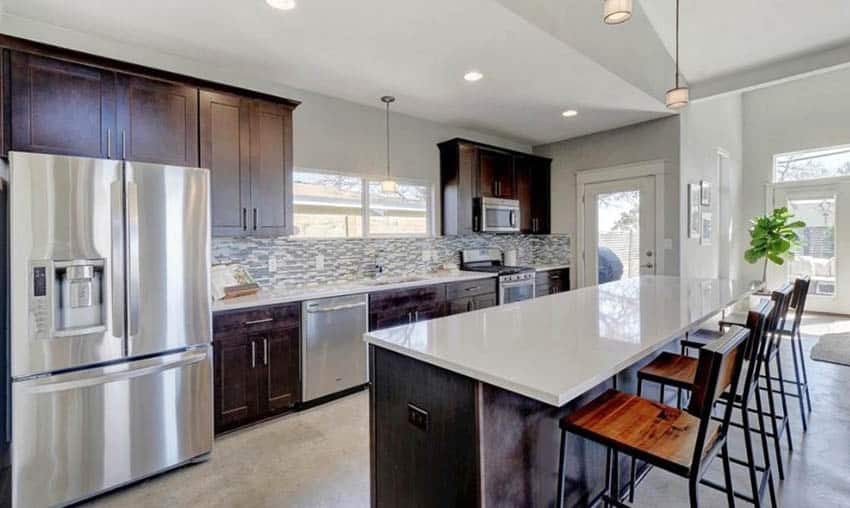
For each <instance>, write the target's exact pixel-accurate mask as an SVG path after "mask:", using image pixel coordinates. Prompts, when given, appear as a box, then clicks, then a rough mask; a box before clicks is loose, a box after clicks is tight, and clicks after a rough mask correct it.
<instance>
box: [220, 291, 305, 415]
mask: <svg viewBox="0 0 850 508" xmlns="http://www.w3.org/2000/svg"><path fill="white" fill-rule="evenodd" d="M299 312H300V304H290V305H282V306H276V307H271V308H269V309H263V310H249V311H234V312H225V313H219V314H216V315H215V316H214V317H213V332H214V337H213V357H214V361H215V368H214V378H215V390H214V391H215V410H214V411H215V418H214V419H215V431H216V432H224V431H227V430H232V429H235V428H237V427H241V426H243V425H246V424H249V423H251V422H254V421H257V420H261V419H263V418H266V417H269V416H273V415H276V414H280V413H284V412H287V411H289V410H291V409H293V408H294V407H295V406H296V405H297V404H298V403H299V402H300V401H301V371H300V366H301V352H300V347H301V330H300V313H299ZM258 316H260V317H259V318H258ZM263 316H265V317H263ZM237 325H238V326H239V328H235V326H237Z"/></svg>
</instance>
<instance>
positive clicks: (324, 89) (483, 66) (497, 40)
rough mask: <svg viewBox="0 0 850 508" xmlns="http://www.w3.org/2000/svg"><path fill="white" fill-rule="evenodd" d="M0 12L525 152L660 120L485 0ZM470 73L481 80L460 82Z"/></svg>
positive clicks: (645, 98)
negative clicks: (494, 138) (511, 143)
mask: <svg viewBox="0 0 850 508" xmlns="http://www.w3.org/2000/svg"><path fill="white" fill-rule="evenodd" d="M4 11H5V12H6V13H7V15H8V14H12V15H17V16H22V17H26V18H30V19H37V20H40V21H44V22H47V23H50V24H53V25H59V26H62V27H65V28H71V29H74V30H77V31H82V32H86V33H90V34H98V35H99V36H102V37H107V38H111V39H116V40H119V41H121V42H123V43H129V44H135V45H143V46H146V47H149V48H153V49H156V50H158V51H162V52H166V53H171V54H177V55H180V56H184V57H190V58H193V59H198V60H203V61H206V62H215V63H216V64H218V65H228V66H234V67H240V68H244V69H246V71H250V72H259V73H262V75H263V76H265V77H266V78H267V79H269V80H272V81H274V82H279V83H284V84H287V85H291V86H294V87H298V88H303V89H307V90H311V91H315V92H319V93H323V94H327V95H331V96H335V97H341V98H344V99H348V100H351V101H354V102H358V103H362V104H367V105H370V106H380V103H379V102H378V97H380V96H381V95H385V94H388V93H390V94H393V95H396V96H397V97H398V102H397V103H396V105H394V106H393V108H394V111H398V112H403V113H407V114H410V115H414V116H418V117H422V118H427V119H430V120H434V121H438V122H443V123H448V124H452V125H456V126H459V127H465V128H471V129H476V130H480V131H484V132H492V133H496V134H502V135H506V136H509V137H511V138H515V139H518V140H523V141H528V142H530V143H533V144H538V143H545V142H549V141H556V140H560V139H565V138H568V137H573V136H577V135H581V134H584V133H588V132H595V131H600V130H605V129H610V128H613V127H617V126H621V125H626V124H630V123H635V122H639V121H642V120H647V119H650V118H656V117H658V116H661V115H664V114H667V113H666V111H665V109H664V106H663V104H662V103H661V102H660V101H659V100H658V98H657V97H652V96H650V95H648V94H646V93H645V92H644V91H642V90H641V89H639V88H637V87H635V86H634V85H632V84H630V83H628V82H627V81H625V80H623V79H622V78H620V77H619V76H617V75H616V74H614V73H612V72H610V71H608V70H607V69H606V68H604V67H603V66H601V65H599V64H598V63H596V62H594V61H593V60H591V59H590V58H588V57H586V56H584V55H583V54H581V53H579V52H578V51H576V50H575V49H573V48H572V47H570V46H568V45H566V44H564V43H563V42H561V41H559V40H557V39H556V38H554V37H552V36H551V35H549V34H548V33H546V32H544V31H542V30H540V29H539V28H537V27H536V26H534V25H532V24H531V23H528V22H527V21H525V20H524V19H522V18H520V17H518V16H517V15H516V14H514V13H512V12H511V11H509V10H507V9H505V8H504V7H502V6H501V5H499V4H497V3H494V2H492V1H491V0H405V1H399V0H358V1H352V0H300V1H299V5H298V7H297V8H296V9H295V10H293V11H289V12H280V11H275V10H272V9H270V8H268V7H267V6H266V4H265V2H264V1H263V0H241V1H238V2H236V1H232V0H181V1H179V2H175V1H173V0H145V1H138V0H109V1H105V0H104V1H97V0H76V1H72V0H7V1H5V2H4ZM598 21H599V19H598V17H597V18H596V19H594V20H593V22H598ZM472 68H475V69H478V70H480V71H481V72H483V73H484V75H485V78H484V79H483V80H482V81H480V82H478V83H474V84H472V83H467V82H465V81H464V80H463V75H464V73H465V72H466V71H467V70H469V69H472ZM565 109H576V110H578V111H579V112H580V114H579V116H578V117H577V118H572V119H566V118H563V117H562V116H561V112H562V111H564V110H565Z"/></svg>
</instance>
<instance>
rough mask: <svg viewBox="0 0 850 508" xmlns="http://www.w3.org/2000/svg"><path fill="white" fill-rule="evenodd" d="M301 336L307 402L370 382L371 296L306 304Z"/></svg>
mask: <svg viewBox="0 0 850 508" xmlns="http://www.w3.org/2000/svg"><path fill="white" fill-rule="evenodd" d="M302 305H303V308H302V309H301V319H302V321H303V327H302V331H301V333H302V335H301V340H302V344H301V354H302V369H301V370H302V376H303V379H302V385H303V387H302V389H303V400H304V401H309V400H313V399H317V398H319V397H323V396H325V395H330V394H332V393H336V392H339V391H342V390H345V389H347V388H352V387H355V386H358V385H362V384H365V383H366V382H367V381H368V374H367V368H366V343H365V342H364V341H363V334H364V333H366V331H367V325H368V321H369V319H368V317H369V310H368V296H367V295H355V296H343V297H339V298H326V299H322V300H312V301H307V302H304V303H303V304H302Z"/></svg>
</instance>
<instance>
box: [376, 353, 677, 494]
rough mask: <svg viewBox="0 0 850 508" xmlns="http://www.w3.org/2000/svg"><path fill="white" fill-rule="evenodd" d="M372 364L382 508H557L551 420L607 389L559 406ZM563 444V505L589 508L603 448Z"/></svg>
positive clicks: (390, 362) (387, 363)
mask: <svg viewBox="0 0 850 508" xmlns="http://www.w3.org/2000/svg"><path fill="white" fill-rule="evenodd" d="M674 349H675V348H674ZM654 356H655V355H652V357H654ZM651 359H652V358H646V359H645V361H641V362H640V365H635V366H633V367H631V368H629V369H627V370H626V371H623V372H621V373H620V374H619V375H618V376H617V381H616V382H617V385H618V387H619V388H620V389H624V390H626V391H633V389H634V383H635V379H636V372H637V370H638V369H639V368H640V366H642V365H644V364H645V363H648V362H649V361H651ZM369 365H370V373H371V376H370V378H371V379H372V387H371V388H372V389H371V391H370V401H369V411H370V440H371V446H370V453H371V457H370V460H371V489H372V490H371V493H372V496H371V498H372V506H373V507H382V508H383V507H401V506H404V507H449V506H462V507H467V506H469V507H473V506H479V507H488V508H490V507H502V506H504V507H524V506H528V507H532V506H534V507H550V506H555V498H556V490H557V481H558V449H559V439H560V430H559V428H558V420H559V418H561V417H563V416H564V415H566V414H568V413H570V412H571V411H573V410H575V409H576V408H578V407H580V406H581V405H583V404H586V403H587V402H589V401H590V400H592V399H593V398H595V397H596V396H598V395H599V394H601V393H602V392H604V391H605V390H606V389H608V388H611V387H612V386H613V384H614V380H609V381H607V382H605V383H603V384H601V385H599V386H597V387H595V388H593V389H592V390H590V391H588V392H587V393H585V394H584V395H582V396H580V397H578V398H576V399H574V400H573V401H571V402H570V403H569V404H567V405H565V406H563V407H560V408H558V407H554V406H550V405H548V404H544V403H542V402H539V401H537V400H533V399H530V398H528V397H525V396H522V395H518V394H516V393H513V392H510V391H507V390H504V389H501V388H498V387H495V386H492V385H489V384H487V383H483V382H480V381H477V380H474V379H472V378H469V377H467V376H464V375H461V374H456V373H454V372H450V371H448V370H445V369H442V368H439V367H436V366H433V365H430V364H428V363H425V362H421V361H419V360H416V359H415V358H411V357H408V356H404V355H401V354H398V353H395V352H392V351H389V350H386V349H383V348H381V347H379V346H374V345H370V346H369ZM529 368H533V366H529ZM569 439H570V440H569V442H568V445H567V457H568V458H567V497H566V503H565V505H566V506H586V505H587V504H589V502H592V501H594V500H595V499H596V498H597V496H599V495H600V494H601V493H602V491H603V489H604V487H605V456H606V453H605V448H604V447H602V446H599V445H596V444H594V443H590V442H589V441H585V440H584V439H582V438H580V437H578V436H570V438H569ZM621 460H622V463H621V468H620V471H622V472H623V473H626V472H627V471H628V468H627V467H626V465H627V462H626V460H627V459H626V458H625V457H623V458H622V459H621ZM627 482H628V476H627V475H626V474H624V475H623V477H622V479H621V482H620V485H624V486H627Z"/></svg>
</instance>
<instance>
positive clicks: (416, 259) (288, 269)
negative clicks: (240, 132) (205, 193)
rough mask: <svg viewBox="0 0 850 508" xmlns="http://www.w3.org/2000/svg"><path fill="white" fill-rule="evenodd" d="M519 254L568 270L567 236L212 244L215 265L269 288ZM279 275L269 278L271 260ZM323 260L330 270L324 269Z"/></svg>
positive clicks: (258, 240) (409, 271) (224, 241)
mask: <svg viewBox="0 0 850 508" xmlns="http://www.w3.org/2000/svg"><path fill="white" fill-rule="evenodd" d="M483 248H498V249H502V250H507V249H516V251H517V262H518V263H520V264H527V265H530V264H533V265H549V264H565V263H568V262H569V257H570V238H569V236H567V235H545V236H541V235H488V234H480V235H469V236H445V237H435V238H368V239H366V238H357V239H334V240H305V239H297V240H296V239H291V238H286V237H280V238H222V237H216V238H213V239H212V259H213V264H220V263H240V264H241V265H242V266H244V267H245V269H246V270H248V273H250V274H251V276H252V277H254V279H256V281H257V283H258V284H259V285H260V286H261V287H263V288H265V289H269V288H285V287H299V286H310V285H320V284H329V283H336V282H345V281H354V280H358V279H362V278H364V277H368V276H370V275H371V272H370V270H371V268H372V267H373V266H374V265H375V264H376V263H377V264H381V265H383V266H384V273H385V274H386V275H389V276H396V275H407V274H413V273H423V272H430V271H434V270H438V269H440V268H441V267H442V266H443V264H444V263H458V264H459V263H460V251H461V250H463V249H483ZM272 255H273V256H275V258H276V261H277V271H276V272H274V273H270V272H269V256H272ZM319 256H321V257H322V258H323V260H324V263H323V264H324V266H321V267H320V266H318V263H317V257H319Z"/></svg>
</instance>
